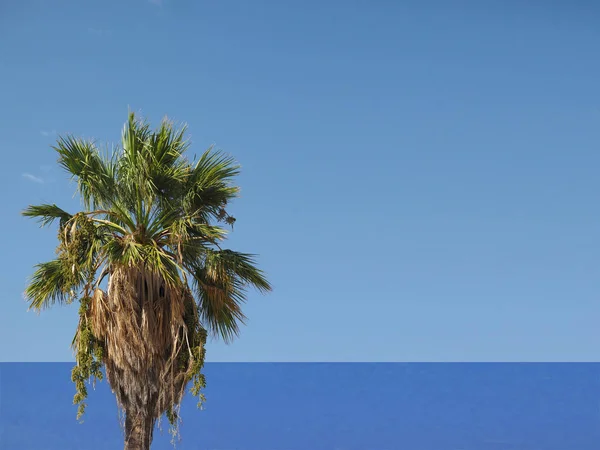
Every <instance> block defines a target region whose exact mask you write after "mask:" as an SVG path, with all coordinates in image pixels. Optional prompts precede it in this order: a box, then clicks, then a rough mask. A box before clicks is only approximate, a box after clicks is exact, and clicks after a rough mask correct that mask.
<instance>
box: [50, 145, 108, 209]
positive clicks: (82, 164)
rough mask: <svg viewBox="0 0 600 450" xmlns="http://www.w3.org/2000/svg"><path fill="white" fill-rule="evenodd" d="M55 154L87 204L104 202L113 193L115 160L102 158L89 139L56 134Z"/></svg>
mask: <svg viewBox="0 0 600 450" xmlns="http://www.w3.org/2000/svg"><path fill="white" fill-rule="evenodd" d="M53 148H54V149H55V150H56V151H57V153H58V155H59V158H58V163H59V165H60V166H61V167H63V168H64V169H65V170H66V171H67V172H69V173H70V174H71V175H72V177H73V178H74V179H76V180H77V185H78V190H79V193H80V194H81V198H82V200H83V202H84V205H85V206H86V208H90V207H93V208H95V207H97V206H98V205H102V204H104V205H107V204H110V203H111V202H112V200H113V199H114V198H115V196H116V186H115V178H114V174H115V170H116V168H115V167H114V163H113V161H112V160H110V159H108V158H103V157H102V156H101V154H100V152H99V151H98V149H97V147H96V146H95V144H94V143H93V142H92V141H85V140H83V139H79V138H75V137H73V136H66V137H59V138H58V142H57V145H56V146H55V147H53Z"/></svg>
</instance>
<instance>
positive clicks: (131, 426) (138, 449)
mask: <svg viewBox="0 0 600 450" xmlns="http://www.w3.org/2000/svg"><path fill="white" fill-rule="evenodd" d="M153 432H154V419H153V418H152V417H151V416H148V417H145V416H143V415H141V414H131V413H127V412H126V413H125V450H150V444H151V443H152V435H153Z"/></svg>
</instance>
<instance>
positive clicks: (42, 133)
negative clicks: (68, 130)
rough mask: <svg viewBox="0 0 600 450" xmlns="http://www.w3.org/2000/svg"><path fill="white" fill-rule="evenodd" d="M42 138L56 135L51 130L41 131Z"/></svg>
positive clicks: (54, 131)
mask: <svg viewBox="0 0 600 450" xmlns="http://www.w3.org/2000/svg"><path fill="white" fill-rule="evenodd" d="M40 133H41V135H42V136H52V135H54V134H56V130H52V131H46V130H42V131H40Z"/></svg>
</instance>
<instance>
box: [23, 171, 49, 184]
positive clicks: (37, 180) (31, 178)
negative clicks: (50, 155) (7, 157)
mask: <svg viewBox="0 0 600 450" xmlns="http://www.w3.org/2000/svg"><path fill="white" fill-rule="evenodd" d="M21 175H22V177H23V178H26V179H27V180H29V181H33V182H34V183H39V184H44V179H43V178H40V177H36V176H35V175H32V174H30V173H28V172H25V173H22V174H21Z"/></svg>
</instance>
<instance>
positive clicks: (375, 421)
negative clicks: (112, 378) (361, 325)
mask: <svg viewBox="0 0 600 450" xmlns="http://www.w3.org/2000/svg"><path fill="white" fill-rule="evenodd" d="M71 367H72V364H70V363H56V364H48V363H32V364H17V363H15V364H12V363H7V364H0V449H2V450H29V449H32V450H54V449H56V450H58V449H60V450H68V449H77V450H100V449H119V448H122V446H123V436H122V432H121V429H120V427H119V417H118V412H117V407H116V403H115V400H114V397H113V396H112V393H111V391H110V389H109V387H108V385H107V383H106V382H101V383H99V384H98V385H97V386H96V389H95V390H92V389H91V388H90V395H89V402H88V408H87V412H86V416H85V422H84V423H83V424H80V423H78V422H77V421H76V420H75V415H76V408H75V406H73V405H72V397H73V393H74V386H73V384H72V383H71V381H70V372H71ZM205 373H206V376H207V384H208V386H207V388H206V390H205V393H206V396H207V403H206V405H205V409H204V410H203V411H199V410H197V409H196V400H195V399H194V398H192V397H186V398H185V400H184V402H183V405H182V411H181V412H182V416H183V423H182V424H181V440H180V441H179V442H178V443H177V448H179V449H182V450H191V449H194V450H402V449H406V450H598V449H600V364H595V363H594V364H591V363H590V364H584V363H581V364H504V363H495V364H478V363H473V364H471V363H464V364H447V363H439V364H437V363H436V364H421V363H415V364H393V363H390V364H388V363H381V364H371V363H365V364H363V363H347V364H346V363H342V364H340V363H331V364H329V363H209V364H207V365H206V368H205ZM166 425H167V424H164V425H163V432H162V433H161V432H160V431H157V432H156V434H155V441H154V444H153V447H152V448H153V449H156V450H158V449H171V448H173V446H172V444H171V442H170V440H171V436H170V435H169V433H168V427H167V426H166Z"/></svg>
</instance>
